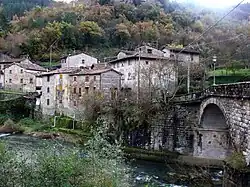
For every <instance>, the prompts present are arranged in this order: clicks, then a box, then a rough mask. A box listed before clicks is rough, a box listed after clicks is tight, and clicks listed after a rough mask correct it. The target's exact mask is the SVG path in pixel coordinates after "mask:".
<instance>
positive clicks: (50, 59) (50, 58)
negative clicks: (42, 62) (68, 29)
mask: <svg viewBox="0 0 250 187" xmlns="http://www.w3.org/2000/svg"><path fill="white" fill-rule="evenodd" d="M51 63H52V45H51V46H50V49H49V67H50V68H51Z"/></svg>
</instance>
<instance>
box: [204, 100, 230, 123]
mask: <svg viewBox="0 0 250 187" xmlns="http://www.w3.org/2000/svg"><path fill="white" fill-rule="evenodd" d="M206 117H217V119H218V120H219V121H220V122H222V123H225V124H223V126H224V125H226V127H225V128H229V125H230V124H229V123H228V117H227V113H226V110H225V107H224V106H223V104H222V103H221V102H220V101H219V99H217V98H209V99H207V100H206V101H204V102H202V104H201V107H200V113H199V127H202V125H205V124H204V120H207V119H204V118H206ZM217 124H218V122H217ZM220 126H222V124H220ZM220 126H219V127H220ZM212 127H215V126H212Z"/></svg>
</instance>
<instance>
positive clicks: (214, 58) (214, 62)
mask: <svg viewBox="0 0 250 187" xmlns="http://www.w3.org/2000/svg"><path fill="white" fill-rule="evenodd" d="M216 61H217V57H216V56H213V65H214V83H213V85H214V86H215V85H216V82H215V65H216Z"/></svg>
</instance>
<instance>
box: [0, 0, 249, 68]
mask: <svg viewBox="0 0 250 187" xmlns="http://www.w3.org/2000/svg"><path fill="white" fill-rule="evenodd" d="M83 2H84V1H83ZM96 2H97V1H96ZM18 3H19V4H20V3H21V4H26V3H27V4H29V3H31V4H32V6H27V10H30V8H29V7H34V5H40V7H34V8H33V9H32V10H30V11H27V12H25V14H24V15H22V14H19V13H18V14H17V16H14V17H13V20H12V21H11V22H8V20H7V18H9V16H6V14H5V13H6V10H9V13H10V14H13V12H12V10H11V11H10V8H7V7H12V6H15V7H16V5H17V4H18ZM99 3H100V5H96V4H93V5H91V6H84V5H83V4H81V1H79V2H78V3H76V6H71V5H68V4H63V3H53V5H51V6H50V7H44V6H46V5H48V4H50V1H49V0H43V1H37V0H29V1H20V2H17V0H12V3H9V4H8V2H7V0H4V1H3V9H2V13H3V14H1V12H0V23H1V24H0V27H1V28H2V31H1V32H0V36H2V37H1V38H0V39H1V40H0V49H1V50H5V51H9V52H10V53H11V54H13V55H16V56H18V55H21V54H29V56H30V57H31V58H32V59H33V60H38V61H48V60H49V49H50V48H52V51H53V60H54V61H57V60H59V59H60V56H61V55H63V54H69V53H71V52H72V51H74V50H76V51H83V50H84V51H86V52H87V53H89V54H91V55H94V56H96V57H99V58H103V57H105V56H114V55H115V54H116V53H117V50H116V49H117V48H125V49H128V50H131V49H134V48H135V47H136V46H138V45H141V44H142V43H151V45H152V46H155V47H161V46H166V45H167V44H170V46H172V47H184V46H186V45H188V44H189V43H191V42H192V41H193V40H195V39H196V38H198V37H199V35H200V34H201V33H202V32H203V31H204V30H205V29H206V28H209V27H210V26H211V25H213V24H214V23H215V22H216V20H218V19H219V18H220V14H219V13H216V12H212V11H210V10H206V9H198V8H196V7H195V6H190V5H186V4H180V3H177V2H174V1H159V2H158V4H160V5H163V6H162V7H161V6H158V5H154V4H145V3H142V2H141V1H133V3H132V4H125V3H113V1H99ZM14 4H15V5H14ZM25 6H26V5H25ZM163 8H164V9H163ZM248 8H249V6H248V5H247V4H245V5H244V4H243V5H241V6H240V7H239V9H240V10H241V9H242V10H245V9H246V10H248ZM25 10H26V9H25ZM13 11H14V12H15V8H14V9H13ZM21 11H23V8H22V6H20V10H18V12H21ZM236 12H237V11H236ZM238 13H239V14H236V15H235V16H231V17H228V19H224V20H223V21H222V22H220V24H218V25H217V26H216V28H214V29H211V30H210V31H209V33H207V34H205V35H203V37H202V38H200V40H199V41H198V42H197V43H195V44H194V45H192V46H189V47H190V48H192V49H196V50H199V51H201V52H202V53H201V56H202V57H203V58H205V60H206V63H207V66H208V65H209V64H210V62H209V59H208V58H209V57H210V56H211V54H212V53H213V54H217V56H218V63H219V64H220V65H225V64H228V62H230V61H233V60H242V61H244V63H245V65H246V66H245V67H248V64H249V54H248V51H249V45H248V44H249V40H247V37H248V35H249V25H248V17H247V15H245V14H244V12H241V11H240V12H238ZM242 14H243V15H242ZM20 15H22V16H20ZM6 17H7V18H6ZM218 41H221V42H218ZM239 41H241V42H239ZM53 42H55V43H54V44H53ZM52 44H53V46H51V45H52ZM104 51H105V53H104Z"/></svg>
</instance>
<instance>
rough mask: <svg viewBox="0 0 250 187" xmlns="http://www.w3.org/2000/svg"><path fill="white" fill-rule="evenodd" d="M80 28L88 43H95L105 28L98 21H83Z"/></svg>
mask: <svg viewBox="0 0 250 187" xmlns="http://www.w3.org/2000/svg"><path fill="white" fill-rule="evenodd" d="M79 30H80V31H81V32H82V33H83V37H84V40H85V43H86V44H93V43H95V42H96V39H100V37H101V36H102V34H103V30H102V28H101V27H99V25H98V24H97V23H96V22H93V21H83V22H81V23H80V25H79Z"/></svg>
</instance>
